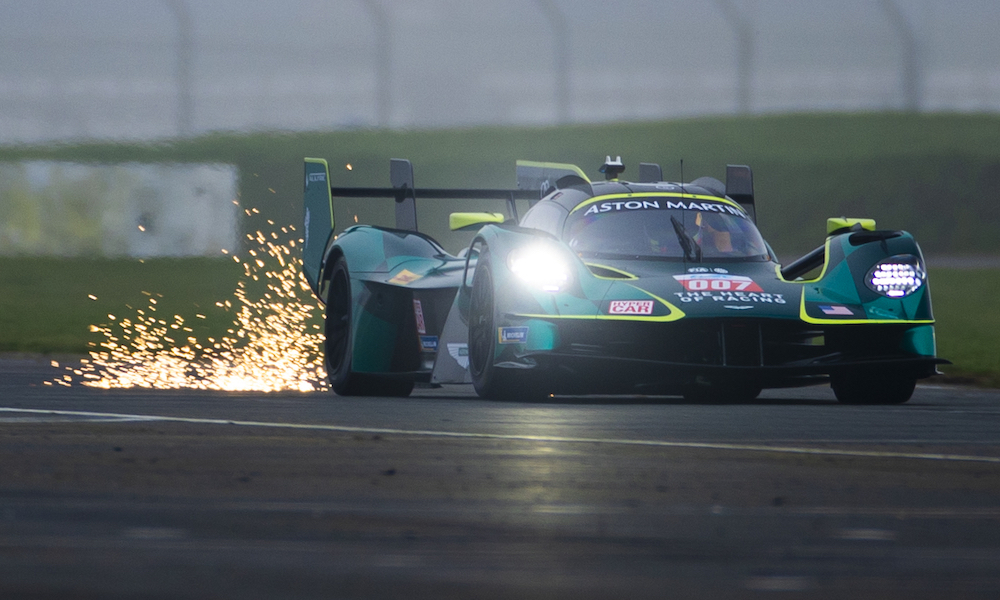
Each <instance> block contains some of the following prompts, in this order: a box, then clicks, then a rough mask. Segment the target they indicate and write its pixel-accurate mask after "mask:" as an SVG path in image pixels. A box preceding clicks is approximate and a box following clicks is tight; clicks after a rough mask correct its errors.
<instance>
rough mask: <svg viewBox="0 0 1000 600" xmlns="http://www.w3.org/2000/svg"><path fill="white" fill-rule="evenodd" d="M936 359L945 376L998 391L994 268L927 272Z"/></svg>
mask: <svg viewBox="0 0 1000 600" xmlns="http://www.w3.org/2000/svg"><path fill="white" fill-rule="evenodd" d="M930 281H931V298H932V301H933V306H934V318H935V319H936V320H937V325H936V327H935V333H936V334H937V342H938V355H939V356H941V357H942V358H947V359H948V360H950V361H952V362H953V363H955V364H953V365H945V366H943V367H941V371H943V372H944V373H945V374H946V375H948V376H949V377H950V378H954V379H956V380H959V381H960V380H963V379H964V380H968V381H970V382H973V383H979V384H982V385H988V386H991V387H1000V311H998V310H997V298H998V297H1000V270H996V269H991V270H958V269H931V270H930Z"/></svg>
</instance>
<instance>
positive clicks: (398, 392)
mask: <svg viewBox="0 0 1000 600" xmlns="http://www.w3.org/2000/svg"><path fill="white" fill-rule="evenodd" d="M352 302H353V300H352V297H351V278H350V275H349V273H348V270H347V261H346V260H344V258H343V257H340V258H339V259H337V262H336V263H335V264H334V266H333V274H332V275H331V277H330V292H329V295H328V296H327V303H326V324H325V333H326V342H325V344H324V348H323V350H324V352H323V354H324V366H325V367H326V373H327V378H328V379H329V380H330V387H332V388H333V391H334V392H335V393H336V394H337V395H338V396H409V395H410V392H411V391H413V381H411V380H407V379H391V378H388V377H380V376H376V375H369V374H366V373H355V372H354V371H352V370H351V349H352V348H353V342H354V332H353V327H352V325H351V314H352V310H353V308H352Z"/></svg>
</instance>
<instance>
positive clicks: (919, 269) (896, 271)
mask: <svg viewBox="0 0 1000 600" xmlns="http://www.w3.org/2000/svg"><path fill="white" fill-rule="evenodd" d="M926 280H927V272H926V271H925V270H924V266H923V265H922V264H920V259H919V258H917V257H916V256H913V255H912V254H897V255H896V256H892V257H890V258H887V259H885V260H883V261H882V262H880V263H878V264H877V265H875V266H874V267H872V269H871V270H870V271H868V275H867V276H866V277H865V283H866V284H867V285H868V288H869V289H870V290H872V291H873V292H876V293H879V294H882V295H883V296H888V297H889V298H903V297H904V296H909V295H910V294H912V293H913V292H915V291H917V290H918V289H920V286H922V285H924V282H925V281H926Z"/></svg>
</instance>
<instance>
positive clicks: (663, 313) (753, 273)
mask: <svg viewBox="0 0 1000 600" xmlns="http://www.w3.org/2000/svg"><path fill="white" fill-rule="evenodd" d="M624 169H625V167H624V165H623V164H622V163H621V160H620V159H617V160H612V159H611V157H608V159H607V160H606V161H605V163H604V164H603V165H602V166H601V168H600V172H601V173H603V174H604V181H591V180H590V178H588V177H587V175H586V174H585V173H584V172H583V171H582V170H580V169H579V168H578V167H575V166H573V165H565V164H557V163H536V162H528V161H518V164H517V180H518V188H517V189H509V190H508V189H417V188H414V185H413V171H412V167H411V165H410V163H409V162H408V161H405V160H398V159H394V160H393V161H392V162H391V169H390V176H391V180H392V187H391V188H337V187H331V185H330V181H329V168H328V166H327V163H326V161H324V160H322V159H311V158H307V159H306V160H305V240H304V242H305V243H304V248H303V265H304V266H303V269H304V273H305V276H306V279H307V280H308V282H309V284H310V286H311V287H312V289H313V291H314V292H315V293H316V295H317V297H318V298H319V299H320V300H321V301H322V302H323V303H324V304H325V305H326V325H325V327H326V347H325V356H326V367H327V372H328V376H329V379H330V383H331V386H332V387H333V389H334V391H335V392H336V393H337V394H341V395H389V396H404V395H407V394H409V393H410V391H411V390H412V389H413V386H414V383H416V382H425V383H430V384H446V383H472V384H473V385H474V387H475V389H476V392H477V393H478V394H479V395H481V396H484V397H489V398H497V399H538V398H544V397H547V396H548V395H550V394H667V395H683V396H684V397H685V398H688V399H691V400H710V401H745V400H751V399H753V398H755V397H756V396H757V395H758V394H759V393H760V392H761V390H762V389H764V388H778V387H795V386H805V385H813V384H817V383H824V382H829V383H830V384H831V386H832V387H833V390H834V392H835V394H836V396H837V398H838V399H839V400H840V401H841V402H846V403H858V404H895V403H901V402H905V401H907V400H908V399H909V398H910V396H911V394H912V393H913V389H914V386H915V384H916V381H917V380H918V379H920V378H924V377H928V376H931V375H933V374H935V373H936V372H937V369H936V365H938V364H941V363H944V362H947V361H944V360H942V359H939V358H937V357H936V356H935V341H934V318H933V315H932V313H931V301H930V291H929V288H928V283H927V274H926V270H925V267H924V260H923V257H922V255H921V252H920V248H919V247H918V246H917V243H916V242H915V241H914V239H913V237H912V236H911V235H910V234H908V233H906V232H904V231H896V230H884V229H876V228H875V223H874V221H872V220H870V219H846V218H839V219H829V220H828V223H827V233H828V236H827V238H826V241H825V243H824V244H823V245H822V246H820V247H818V248H817V249H816V250H814V251H812V252H810V253H809V254H807V255H805V256H803V257H802V258H800V259H798V260H796V261H794V262H792V263H790V264H787V265H784V266H783V265H781V264H779V263H778V262H777V261H776V259H775V255H774V252H773V250H772V249H771V247H770V246H769V245H768V244H767V243H766V242H765V241H764V239H763V238H762V237H761V235H760V233H759V231H758V230H757V227H756V225H755V219H756V212H755V211H756V207H755V203H754V194H753V175H752V173H751V170H750V168H749V167H746V166H738V165H730V166H728V167H727V170H726V181H725V182H724V183H723V182H721V181H719V180H717V179H713V178H710V177H702V178H699V179H696V180H694V181H692V182H690V183H679V182H678V183H672V182H665V181H662V176H661V169H660V167H659V166H658V165H656V164H651V163H642V164H640V167H639V177H638V179H639V181H638V182H628V181H625V180H624V179H622V178H621V177H620V175H621V174H622V172H623V171H624ZM334 197H361V198H372V197H386V198H394V199H395V202H396V228H385V227H375V226H368V225H359V226H354V227H351V228H349V229H347V230H345V231H344V232H342V233H341V234H340V235H338V236H334V235H333V230H334V213H333V198H334ZM417 198H420V199H421V201H423V200H424V199H427V200H432V199H435V198H464V199H469V200H476V199H499V200H506V202H507V206H508V213H509V214H507V215H503V214H497V213H474V212H473V213H453V214H452V215H451V217H450V225H451V228H452V229H465V228H472V229H475V230H476V233H475V237H474V238H473V240H472V242H471V244H470V245H469V247H468V248H467V249H465V250H463V251H462V252H461V253H460V255H459V256H453V255H451V254H449V253H448V252H446V251H445V250H444V248H442V246H441V245H440V244H438V243H437V242H436V241H435V240H433V239H432V238H430V237H428V236H426V235H424V234H422V233H420V232H419V231H417V226H416V210H415V203H416V199H417ZM518 200H521V201H525V200H527V201H528V202H529V203H530V208H529V209H528V210H527V211H526V212H525V213H524V214H523V215H521V216H519V215H518V214H517V201H518Z"/></svg>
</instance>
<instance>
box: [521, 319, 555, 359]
mask: <svg viewBox="0 0 1000 600" xmlns="http://www.w3.org/2000/svg"><path fill="white" fill-rule="evenodd" d="M525 324H526V325H527V326H528V342H527V343H526V344H525V346H524V348H525V350H529V351H533V350H553V349H555V347H556V346H558V345H559V329H558V328H557V327H556V326H555V325H554V324H552V323H549V322H547V321H541V320H539V319H529V320H528V321H527V323H525Z"/></svg>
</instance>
